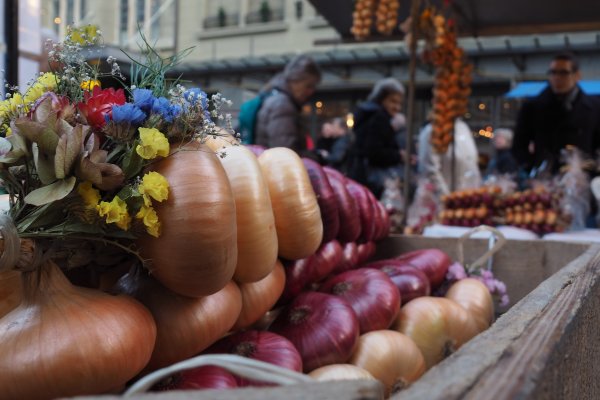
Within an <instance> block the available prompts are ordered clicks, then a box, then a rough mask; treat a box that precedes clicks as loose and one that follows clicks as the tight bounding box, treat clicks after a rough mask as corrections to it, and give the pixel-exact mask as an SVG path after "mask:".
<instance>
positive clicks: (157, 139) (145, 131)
mask: <svg viewBox="0 0 600 400" xmlns="http://www.w3.org/2000/svg"><path fill="white" fill-rule="evenodd" d="M138 130H139V132H140V139H141V141H142V144H139V145H138V146H137V147H136V149H135V151H136V152H137V153H138V154H139V155H140V157H142V158H143V159H145V160H151V159H153V158H156V156H162V157H166V156H168V155H169V141H168V140H167V138H166V137H165V135H164V134H163V133H162V132H161V131H159V130H158V129H156V128H138Z"/></svg>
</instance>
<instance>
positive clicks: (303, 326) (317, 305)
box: [269, 292, 359, 372]
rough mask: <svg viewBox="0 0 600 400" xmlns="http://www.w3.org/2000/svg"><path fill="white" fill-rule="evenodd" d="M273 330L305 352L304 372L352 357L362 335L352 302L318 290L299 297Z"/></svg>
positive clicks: (303, 359)
mask: <svg viewBox="0 0 600 400" xmlns="http://www.w3.org/2000/svg"><path fill="white" fill-rule="evenodd" d="M269 330H270V331H272V332H275V333H278V334H280V335H282V336H284V337H286V338H287V339H288V340H289V341H290V342H292V343H293V344H294V346H295V347H296V349H298V352H299V353H300V355H301V356H302V365H303V369H304V372H308V371H312V370H314V369H316V368H319V367H322V366H324V365H328V364H339V363H345V362H346V361H348V359H350V357H351V356H352V353H353V352H354V349H355V348H356V344H357V342H358V335H359V325H358V319H357V317H356V313H355V312H354V310H353V309H352V307H351V306H350V305H349V304H348V302H347V301H345V300H344V299H341V298H339V297H336V296H332V295H329V294H325V293H318V292H306V293H302V294H301V295H299V296H298V297H296V298H295V299H294V301H293V302H292V303H291V304H290V305H289V306H287V307H286V308H285V309H284V310H283V311H282V312H281V314H279V315H278V316H277V318H276V319H275V321H273V323H272V324H271V326H270V327H269Z"/></svg>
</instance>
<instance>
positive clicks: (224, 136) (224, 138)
mask: <svg viewBox="0 0 600 400" xmlns="http://www.w3.org/2000/svg"><path fill="white" fill-rule="evenodd" d="M203 143H204V145H206V147H208V148H209V149H211V150H212V151H213V152H219V151H222V150H224V149H226V148H230V147H232V146H237V145H238V144H239V143H240V141H239V140H238V139H236V138H235V137H234V136H233V135H232V134H231V133H230V132H229V131H227V130H225V129H223V128H219V134H218V135H207V136H206V137H205V139H204V142H203Z"/></svg>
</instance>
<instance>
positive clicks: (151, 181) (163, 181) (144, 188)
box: [138, 171, 169, 205]
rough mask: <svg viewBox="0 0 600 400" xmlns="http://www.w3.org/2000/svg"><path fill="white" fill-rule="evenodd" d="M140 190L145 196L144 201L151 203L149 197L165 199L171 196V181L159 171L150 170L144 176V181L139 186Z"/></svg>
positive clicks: (158, 199) (147, 203) (159, 199)
mask: <svg viewBox="0 0 600 400" xmlns="http://www.w3.org/2000/svg"><path fill="white" fill-rule="evenodd" d="M138 192H140V194H141V195H143V196H144V203H145V204H146V205H149V201H146V200H149V199H147V198H148V197H151V198H153V199H154V200H156V201H159V202H160V201H164V200H167V199H168V198H169V182H168V181H167V178H165V177H164V176H162V175H161V174H159V173H158V172H154V171H152V172H148V173H147V174H146V175H144V177H143V178H142V183H140V185H139V186H138Z"/></svg>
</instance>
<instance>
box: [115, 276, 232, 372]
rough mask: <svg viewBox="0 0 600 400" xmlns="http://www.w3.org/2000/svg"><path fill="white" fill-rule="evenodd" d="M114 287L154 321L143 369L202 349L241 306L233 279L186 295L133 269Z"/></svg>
mask: <svg viewBox="0 0 600 400" xmlns="http://www.w3.org/2000/svg"><path fill="white" fill-rule="evenodd" d="M116 290H117V291H119V292H122V293H126V294H128V295H130V296H133V297H135V298H136V299H137V300H139V301H140V302H141V303H142V304H144V305H145V306H146V307H147V308H148V309H149V310H150V312H151V313H152V316H153V317H154V320H155V321H156V328H157V333H156V345H155V346H154V351H153V352H152V357H151V358H150V360H149V362H148V365H147V366H146V370H154V369H157V368H160V367H164V366H167V365H170V364H173V363H176V362H178V361H182V360H184V359H187V358H189V357H192V356H194V355H196V354H198V353H199V352H201V351H202V350H204V349H206V348H207V347H208V346H210V345H211V344H213V343H214V342H216V341H217V340H218V339H220V338H221V337H222V336H223V335H225V334H226V333H227V332H228V331H229V330H230V329H231V327H232V326H233V324H234V323H235V321H236V320H237V318H238V316H239V314H240V310H241V309H242V297H241V295H240V291H239V289H238V287H237V285H236V284H235V283H233V282H229V283H228V284H227V285H225V287H224V288H223V289H221V290H219V291H218V292H217V293H214V294H212V295H209V296H206V297H200V298H195V297H186V296H181V295H178V294H177V293H174V292H172V291H171V290H169V289H167V288H165V287H164V286H163V285H161V284H160V283H159V282H158V281H156V280H155V279H153V278H152V277H150V276H148V275H147V274H146V273H145V271H143V270H141V269H136V270H134V271H133V272H130V273H129V274H127V275H125V276H124V277H123V278H121V279H120V280H119V282H118V283H117V287H116Z"/></svg>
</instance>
